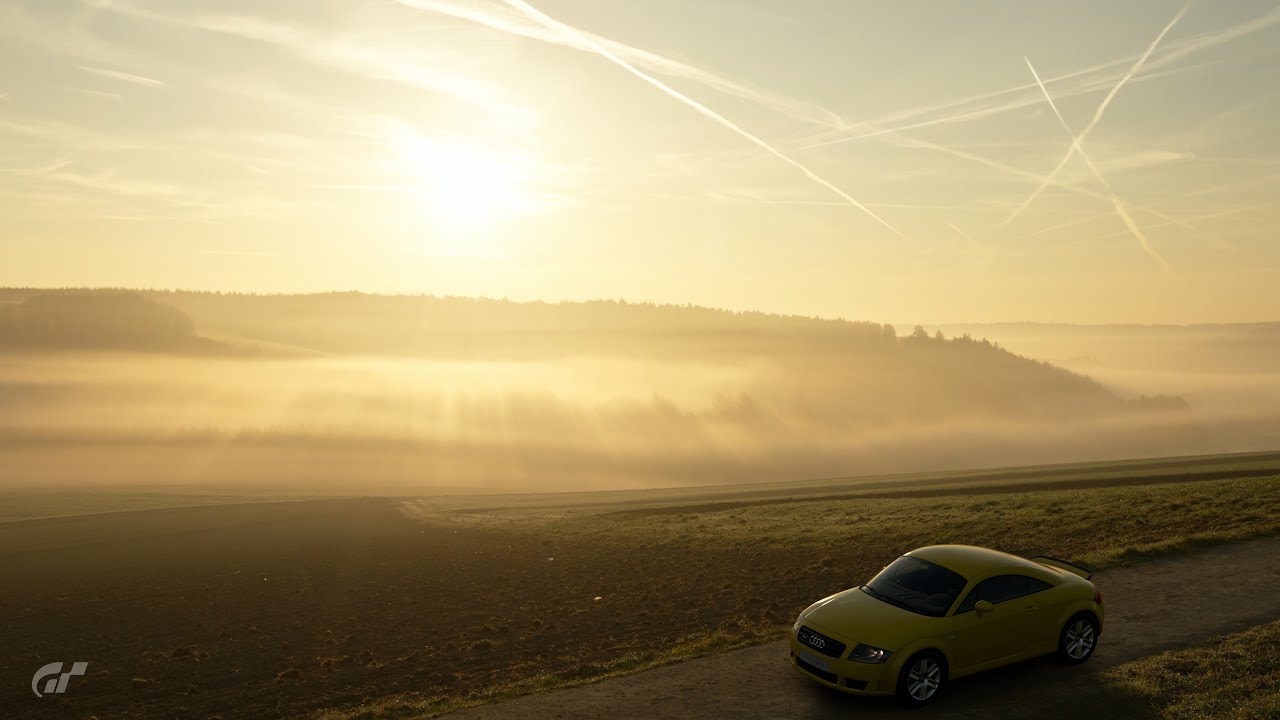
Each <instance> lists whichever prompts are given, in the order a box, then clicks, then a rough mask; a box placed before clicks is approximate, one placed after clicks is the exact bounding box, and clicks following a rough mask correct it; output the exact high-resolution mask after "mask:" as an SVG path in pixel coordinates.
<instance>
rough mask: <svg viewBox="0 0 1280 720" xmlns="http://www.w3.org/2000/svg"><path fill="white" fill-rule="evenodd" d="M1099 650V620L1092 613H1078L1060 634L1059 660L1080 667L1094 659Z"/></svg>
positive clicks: (1063, 627) (1064, 626)
mask: <svg viewBox="0 0 1280 720" xmlns="http://www.w3.org/2000/svg"><path fill="white" fill-rule="evenodd" d="M1096 649H1098V619H1097V618H1096V617H1094V616H1093V614H1092V613H1087V612H1082V613H1076V614H1075V615H1072V616H1071V619H1070V620H1067V622H1066V624H1065V625H1063V626H1062V632H1060V633H1058V659H1059V660H1061V661H1062V662H1064V663H1066V664H1067V665H1079V664H1080V663H1082V662H1084V661H1086V660H1088V659H1089V658H1091V657H1093V651H1094V650H1096Z"/></svg>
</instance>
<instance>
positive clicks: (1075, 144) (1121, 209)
mask: <svg viewBox="0 0 1280 720" xmlns="http://www.w3.org/2000/svg"><path fill="white" fill-rule="evenodd" d="M1023 60H1026V61H1027V68H1028V69H1030V70H1031V77H1033V78H1035V79H1036V85H1039V86H1040V92H1042V93H1044V99H1045V100H1048V101H1049V107H1050V108H1052V109H1053V114H1054V115H1055V116H1057V118H1058V123H1059V124H1061V125H1062V129H1063V130H1066V131H1067V136H1068V137H1070V138H1071V150H1073V151H1075V152H1076V153H1078V154H1079V155H1080V157H1081V158H1083V159H1084V163H1085V165H1088V166H1089V170H1090V171H1092V172H1093V176H1094V177H1096V178H1097V179H1098V182H1100V183H1102V187H1103V188H1105V189H1106V191H1107V194H1108V195H1110V196H1111V205H1112V206H1113V207H1115V209H1116V214H1117V215H1119V216H1120V219H1121V220H1122V221H1123V222H1124V226H1125V227H1126V228H1128V229H1129V233H1130V234H1132V235H1133V237H1134V239H1136V240H1137V241H1138V245H1140V246H1141V247H1142V250H1143V251H1144V252H1146V253H1147V255H1149V256H1151V259H1152V260H1155V261H1156V264H1158V265H1159V266H1160V267H1161V269H1163V270H1164V271H1165V272H1168V271H1169V263H1168V262H1166V261H1165V259H1164V257H1163V256H1161V255H1160V253H1158V252H1156V249H1155V248H1153V247H1151V242H1150V241H1149V240H1147V236H1146V233H1144V232H1142V228H1139V227H1138V224H1137V223H1136V222H1134V221H1133V218H1132V217H1130V216H1129V211H1128V210H1127V209H1126V208H1125V206H1124V201H1122V200H1121V199H1120V196H1119V195H1116V192H1115V190H1113V189H1111V183H1109V182H1107V179H1106V178H1105V177H1103V176H1102V172H1101V171H1100V170H1098V166H1097V165H1094V164H1093V160H1091V159H1089V154H1088V153H1086V152H1085V151H1084V145H1082V144H1081V138H1080V136H1077V135H1076V134H1075V132H1073V131H1072V130H1071V125H1069V124H1068V123H1067V119H1066V118H1064V117H1063V116H1062V113H1061V112H1060V111H1059V110H1058V104H1057V103H1055V102H1054V101H1053V96H1052V95H1050V94H1049V88H1047V87H1045V86H1044V82H1043V81H1042V80H1041V79H1040V73H1038V72H1036V66H1035V65H1032V64H1031V58H1028V57H1024V58H1023ZM1094 117H1095V118H1097V117H1099V115H1098V114H1096V113H1095V114H1094ZM1069 155H1070V153H1068V156H1069Z"/></svg>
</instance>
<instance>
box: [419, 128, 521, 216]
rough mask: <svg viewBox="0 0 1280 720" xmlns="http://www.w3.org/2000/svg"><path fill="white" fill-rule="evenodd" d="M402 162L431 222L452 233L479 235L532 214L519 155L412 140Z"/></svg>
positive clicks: (449, 142) (473, 146) (470, 146)
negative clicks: (468, 231)
mask: <svg viewBox="0 0 1280 720" xmlns="http://www.w3.org/2000/svg"><path fill="white" fill-rule="evenodd" d="M401 161H402V162H403V165H404V170H405V171H407V172H408V173H409V175H410V176H411V177H413V178H414V180H415V183H416V184H417V185H418V186H419V190H418V193H417V194H418V195H419V197H420V198H421V199H422V200H423V201H424V202H425V206H426V207H427V208H428V210H429V212H430V213H431V215H432V217H433V218H434V219H436V220H438V221H441V222H443V223H444V224H446V225H448V226H450V227H454V228H462V229H466V228H471V229H475V228H477V227H478V226H483V225H491V224H493V223H495V222H497V221H500V220H503V219H506V218H510V217H512V216H515V215H518V214H522V213H525V212H528V211H529V210H531V209H532V206H533V200H532V197H531V196H530V194H529V193H528V192H527V191H526V190H525V188H524V183H525V178H524V175H525V172H526V168H525V162H524V161H523V160H522V159H521V158H520V157H519V156H517V155H503V154H501V153H498V152H495V151H492V150H487V149H484V148H481V147H478V146H476V145H471V144H466V143H462V142H458V141H447V142H442V141H437V140H432V139H427V138H420V137H414V138H409V139H407V140H406V141H404V142H403V144H402V149H401Z"/></svg>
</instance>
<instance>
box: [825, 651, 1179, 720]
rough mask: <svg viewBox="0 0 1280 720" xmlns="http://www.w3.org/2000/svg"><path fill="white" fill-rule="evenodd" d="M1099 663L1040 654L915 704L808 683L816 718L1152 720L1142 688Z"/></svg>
mask: <svg viewBox="0 0 1280 720" xmlns="http://www.w3.org/2000/svg"><path fill="white" fill-rule="evenodd" d="M1105 669H1106V668H1105V667H1104V666H1099V667H1090V666H1081V667H1065V666H1063V665H1062V664H1060V663H1059V662H1058V661H1057V660H1055V659H1054V658H1052V657H1048V658H1039V659H1037V660H1032V661H1029V662H1024V663H1018V664H1016V665H1011V666H1008V667H1004V668H999V669H997V670H991V671H989V672H985V673H982V674H980V675H974V676H971V677H967V678H961V679H960V680H956V681H955V682H952V683H949V684H948V685H947V687H946V689H945V690H946V692H945V694H944V695H942V696H940V697H939V698H938V700H937V701H936V702H934V703H933V704H931V705H929V706H927V707H924V708H918V709H911V708H905V707H903V706H901V705H899V704H898V702H897V700H896V699H894V698H891V697H858V696H854V695H846V694H844V693H839V692H836V691H834V690H829V689H827V688H822V687H818V686H816V685H814V686H813V688H812V690H813V692H814V693H815V694H817V695H818V698H817V699H816V702H815V703H814V705H815V706H816V707H817V708H818V709H819V713H818V714H817V715H816V717H819V718H824V719H825V718H879V717H898V718H908V717H910V718H912V719H913V720H914V719H915V718H920V719H921V720H924V719H926V718H941V717H946V718H955V719H959V720H964V719H972V720H978V719H979V718H981V719H982V720H989V719H990V718H1000V720H1059V719H1066V718H1083V717H1087V718H1090V720H1099V719H1101V718H1116V719H1117V720H1119V719H1121V718H1123V719H1124V720H1154V718H1156V717H1157V713H1156V708H1154V707H1152V705H1151V703H1150V701H1149V700H1148V699H1147V698H1146V697H1144V696H1142V695H1141V694H1139V693H1137V692H1134V691H1132V690H1129V689H1127V688H1124V687H1122V686H1118V685H1116V684H1114V683H1108V682H1106V681H1105V680H1104V678H1103V675H1102V673H1103V671H1104V670H1105Z"/></svg>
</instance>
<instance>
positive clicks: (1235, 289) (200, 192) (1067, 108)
mask: <svg viewBox="0 0 1280 720" xmlns="http://www.w3.org/2000/svg"><path fill="white" fill-rule="evenodd" d="M1278 34H1280V8H1277V7H1276V6H1275V5H1274V4H1273V3H1269V2H1263V1H1262V0H1249V1H1248V2H1240V3H1231V4H1229V5H1224V4H1212V3H1203V2H1202V3H1190V4H1183V3H1182V2H1180V1H1175V2H1165V1H1161V2H1153V3H1147V4H1143V5H1142V6H1141V7H1134V6H1128V5H1125V6H1113V5H1112V4H1108V3H1090V4H1086V5H1084V6H1078V7H1074V8H1072V9H1071V11H1070V12H1065V11H1064V10H1062V9H1061V8H1056V7H1053V6H1035V7H1025V8H1021V9H1020V10H1019V14H1018V15H1017V16H1010V15H1009V14H1008V13H1007V12H1004V11H1003V9H1002V7H1001V6H999V5H996V4H993V3H980V4H976V5H966V6H964V7H941V8H933V9H930V10H922V9H918V8H909V7H890V8H884V7H878V6H862V5H855V4H848V5H841V6H840V7H838V8H832V7H830V6H827V5H824V4H822V3H816V2H806V3H792V4H786V5H781V4H776V3H771V2H765V1H763V0H762V1H760V2H754V3H748V4H744V3H732V4H728V3H701V4H698V5H696V6H689V5H687V4H684V3H678V2H666V3H660V4H657V5H654V4H648V5H644V6H632V5H628V4H626V3H620V2H607V3H594V4H591V5H580V4H574V3H567V2H564V0H545V1H544V2H538V3H533V4H530V3H526V2H523V1H521V0H501V1H500V0H494V1H493V2H487V3H461V2H452V1H449V0H395V1H393V0H386V1H381V0H377V1H375V0H367V1H365V2H356V3H324V4H321V5H316V4H314V3H302V2H298V1H291V2H286V3H281V4H276V5H273V6H271V7H269V8H264V7H262V6H260V5H256V4H250V3H231V4H228V3H197V4H194V5H191V6H185V7H181V8H179V7H173V6H169V5H166V4H163V3H158V2H155V1H154V0H58V1H56V2H34V1H33V0H23V1H21V2H18V3H12V4H6V5H5V6H4V7H3V8H0V35H5V36H6V39H7V42H6V43H5V44H4V46H3V48H0V59H3V60H5V62H4V63H0V67H3V68H8V70H0V148H4V150H5V152H6V154H7V160H6V162H5V164H4V166H3V167H0V196H3V197H5V198H6V199H7V200H8V202H6V203H4V205H3V206H2V207H0V233H4V235H5V238H6V239H5V241H4V245H5V248H6V255H7V256H8V261H7V262H6V263H5V265H4V266H3V267H0V284H5V285H24V286H37V287H47V286H62V287H67V286H102V285H109V286H120V287H146V286H166V285H168V286H181V287H186V288H192V289H201V290H209V291H216V290H222V291H236V292H244V291H250V292H273V291H274V292H284V293H297V292H324V291H326V290H327V289H329V288H333V287H352V288H359V290H360V291H363V292H371V293H378V294H387V293H390V294H403V293H409V294H412V293H421V292H428V291H430V292H434V293H440V294H446V295H453V296H465V297H509V298H512V299H516V300H521V301H533V300H538V299H541V300H543V301H550V302H561V301H584V300H589V299H593V298H609V297H619V296H621V297H626V298H627V299H628V301H630V302H655V303H660V304H683V303H690V304H694V305H698V306H704V307H716V308H727V309H733V310H742V311H747V310H754V311H761V312H776V313H781V314H787V315H802V316H818V317H841V318H885V319H887V318H904V317H908V318H909V317H917V318H922V319H927V320H924V321H923V322H928V323H929V324H959V323H992V322H1046V323H1066V324H1088V325H1093V324H1117V323H1119V324H1157V325H1167V324H1175V325H1187V324H1220V323H1247V322H1265V321H1269V320H1271V319H1272V317H1274V316H1268V315H1267V313H1272V312H1274V310H1272V309H1271V308H1274V306H1275V300H1276V296H1275V291H1274V288H1275V287H1277V286H1280V246H1277V245H1276V244H1275V243H1274V237H1275V231H1276V229H1277V228H1280V206H1278V205H1277V203H1276V202H1275V200H1274V195H1275V189H1276V182H1277V181H1280V172H1278V171H1277V170H1280V139H1278V138H1277V136H1276V135H1275V133H1274V132H1272V131H1271V130H1270V129H1271V128H1273V127H1274V126H1275V125H1276V124H1277V120H1280V94H1277V93H1276V92H1274V91H1268V90H1267V88H1269V87H1273V86H1274V85H1275V84H1276V83H1275V82H1274V81H1275V80H1277V79H1280V70H1278V68H1280V63H1277V62H1275V59H1276V54H1277V52H1278V50H1277V48H1280V43H1277V42H1276V39H1277V35H1278ZM761 49H765V50H767V51H766V52H761ZM833 68H841V69H846V68H847V70H841V71H836V72H833V71H832V69H833ZM549 298H550V300H548V299H549ZM1009 308H1017V309H1018V315H1019V316H1020V317H1019V319H1010V312H1009ZM1021 318H1031V319H1026V320H1024V319H1021ZM896 322H897V321H895V323H896Z"/></svg>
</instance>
